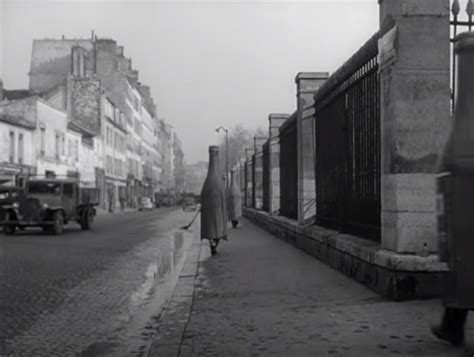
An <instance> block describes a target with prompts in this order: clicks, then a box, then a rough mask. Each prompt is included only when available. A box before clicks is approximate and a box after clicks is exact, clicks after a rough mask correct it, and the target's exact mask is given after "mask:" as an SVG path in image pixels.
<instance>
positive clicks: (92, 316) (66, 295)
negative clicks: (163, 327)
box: [0, 208, 192, 356]
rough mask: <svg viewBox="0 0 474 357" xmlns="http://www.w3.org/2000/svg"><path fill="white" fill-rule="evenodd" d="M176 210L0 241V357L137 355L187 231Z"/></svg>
mask: <svg viewBox="0 0 474 357" xmlns="http://www.w3.org/2000/svg"><path fill="white" fill-rule="evenodd" d="M191 215H192V214H191V213H183V212H182V211H181V210H177V209H176V208H161V209H158V210H154V211H152V212H128V213H117V214H112V215H100V216H99V217H98V218H97V221H96V223H95V226H94V229H93V230H92V231H91V232H83V231H81V230H80V228H79V226H78V225H76V224H70V225H68V226H67V227H66V230H65V232H64V234H63V235H61V236H49V235H45V234H43V233H42V232H41V231H37V230H33V229H32V230H26V231H25V232H21V233H20V234H17V235H16V236H13V237H7V236H5V235H3V234H1V235H0V277H1V279H0V282H1V286H0V291H1V294H0V299H1V300H0V311H1V315H2V318H1V319H0V337H1V345H0V347H1V348H0V355H2V356H3V355H12V356H32V355H34V356H68V355H82V356H96V355H101V356H104V355H141V354H143V353H144V351H145V349H146V345H147V340H148V339H149V338H150V336H151V334H150V333H149V331H153V323H154V322H156V320H157V318H158V316H159V313H160V308H161V307H162V306H163V304H164V303H165V302H166V300H167V299H169V295H170V293H171V291H172V289H173V287H174V284H175V281H176V279H175V275H176V273H177V272H179V270H180V268H181V267H182V264H183V262H184V259H183V258H184V257H185V253H186V252H187V250H188V249H189V247H190V244H191V234H188V233H186V232H183V231H178V230H177V229H178V228H179V227H180V226H182V225H184V224H185V223H187V222H188V221H189V219H190V216H191Z"/></svg>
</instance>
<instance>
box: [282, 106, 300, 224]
mask: <svg viewBox="0 0 474 357" xmlns="http://www.w3.org/2000/svg"><path fill="white" fill-rule="evenodd" d="M296 116H297V114H296V112H295V113H293V114H292V115H291V116H290V117H289V118H288V119H287V120H286V121H285V122H284V123H283V124H282V125H281V127H280V214H281V215H282V216H285V217H288V218H293V219H297V218H298V155H297V131H296Z"/></svg>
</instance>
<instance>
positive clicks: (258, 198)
mask: <svg viewBox="0 0 474 357" xmlns="http://www.w3.org/2000/svg"><path fill="white" fill-rule="evenodd" d="M267 140H268V138H264V137H254V138H253V143H254V152H255V177H254V185H255V207H254V208H255V209H258V210H261V209H262V208H263V148H262V145H263V144H265V142H266V141H267Z"/></svg>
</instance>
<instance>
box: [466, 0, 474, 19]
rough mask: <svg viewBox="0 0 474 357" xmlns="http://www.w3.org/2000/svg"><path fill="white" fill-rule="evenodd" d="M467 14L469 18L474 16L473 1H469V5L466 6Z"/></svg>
mask: <svg viewBox="0 0 474 357" xmlns="http://www.w3.org/2000/svg"><path fill="white" fill-rule="evenodd" d="M466 12H467V14H468V15H469V16H472V15H474V4H473V2H472V0H468V2H467V5H466Z"/></svg>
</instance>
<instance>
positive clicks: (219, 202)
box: [201, 146, 227, 255]
mask: <svg viewBox="0 0 474 357" xmlns="http://www.w3.org/2000/svg"><path fill="white" fill-rule="evenodd" d="M218 152H219V151H218V147H217V146H210V147H209V168H208V172H207V177H206V180H205V181H204V185H203V187H202V191H201V239H208V240H209V245H210V248H211V254H212V255H215V254H216V253H217V246H218V245H219V241H220V240H221V239H224V240H227V203H226V190H225V187H224V182H223V180H222V178H221V177H219V174H218V167H219V165H218Z"/></svg>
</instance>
